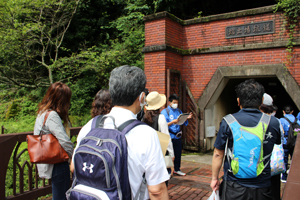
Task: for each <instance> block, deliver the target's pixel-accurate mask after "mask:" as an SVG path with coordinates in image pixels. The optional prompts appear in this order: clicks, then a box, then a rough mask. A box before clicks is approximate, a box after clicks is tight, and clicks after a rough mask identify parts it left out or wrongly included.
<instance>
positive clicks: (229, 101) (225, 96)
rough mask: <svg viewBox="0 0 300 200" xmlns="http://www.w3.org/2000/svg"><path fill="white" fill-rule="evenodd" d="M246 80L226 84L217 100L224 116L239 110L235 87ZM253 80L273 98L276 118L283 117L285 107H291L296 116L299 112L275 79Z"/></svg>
mask: <svg viewBox="0 0 300 200" xmlns="http://www.w3.org/2000/svg"><path fill="white" fill-rule="evenodd" d="M246 79H249V78H236V79H230V80H229V81H228V83H227V84H226V86H225V88H224V90H223V92H222V93H221V95H220V97H219V100H218V101H221V102H222V104H224V106H223V109H225V111H224V113H225V115H226V114H229V113H235V112H238V111H239V109H240V108H239V107H238V106H237V101H236V93H235V87H236V86H237V85H238V84H240V83H241V82H243V81H245V80H246ZM254 79H255V80H256V81H257V82H259V83H260V84H262V85H263V86H264V88H265V92H266V93H268V94H269V95H271V97H272V98H273V104H274V105H276V106H277V107H278V111H277V113H276V117H277V118H281V117H283V114H282V110H283V107H284V106H285V105H291V106H292V107H293V108H294V113H293V114H294V115H295V116H297V114H298V112H299V110H298V108H297V106H296V105H295V103H294V101H293V100H292V99H291V97H290V95H289V94H288V93H287V91H286V90H285V89H284V87H283V86H282V84H281V83H280V81H279V80H278V78H277V77H263V78H254Z"/></svg>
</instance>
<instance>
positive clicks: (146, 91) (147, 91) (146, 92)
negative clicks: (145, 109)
mask: <svg viewBox="0 0 300 200" xmlns="http://www.w3.org/2000/svg"><path fill="white" fill-rule="evenodd" d="M144 92H145V96H147V95H148V94H149V90H148V89H147V88H145V90H144Z"/></svg>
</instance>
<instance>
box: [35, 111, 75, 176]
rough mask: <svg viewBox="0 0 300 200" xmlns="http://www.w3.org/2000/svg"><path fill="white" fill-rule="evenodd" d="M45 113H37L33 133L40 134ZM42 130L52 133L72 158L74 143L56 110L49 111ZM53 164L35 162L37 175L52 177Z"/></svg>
mask: <svg viewBox="0 0 300 200" xmlns="http://www.w3.org/2000/svg"><path fill="white" fill-rule="evenodd" d="M46 113H47V112H44V113H42V114H38V116H37V118H36V121H35V125H34V135H39V134H40V131H41V130H42V126H43V123H44V119H45V115H46ZM44 132H45V133H47V134H49V133H52V134H53V135H54V136H55V137H56V138H57V140H58V142H59V143H60V145H61V146H62V148H63V149H64V150H65V151H66V152H67V154H68V155H69V157H70V158H72V154H73V148H74V144H73V143H72V142H71V140H70V138H69V136H68V135H67V133H66V130H65V127H64V126H63V124H62V121H61V118H60V116H59V115H58V113H57V112H55V111H51V112H50V113H49V116H48V118H47V121H46V123H45V129H44ZM53 166H54V165H53V164H37V168H38V172H39V176H40V177H41V178H47V179H50V178H51V177H52V171H53Z"/></svg>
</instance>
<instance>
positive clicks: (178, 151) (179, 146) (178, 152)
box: [172, 138, 182, 171]
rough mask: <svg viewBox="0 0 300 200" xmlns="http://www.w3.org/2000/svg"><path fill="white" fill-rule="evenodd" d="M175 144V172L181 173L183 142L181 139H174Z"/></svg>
mask: <svg viewBox="0 0 300 200" xmlns="http://www.w3.org/2000/svg"><path fill="white" fill-rule="evenodd" d="M172 143H173V149H174V154H175V159H174V170H175V171H180V165H181V150H182V142H181V138H180V139H172Z"/></svg>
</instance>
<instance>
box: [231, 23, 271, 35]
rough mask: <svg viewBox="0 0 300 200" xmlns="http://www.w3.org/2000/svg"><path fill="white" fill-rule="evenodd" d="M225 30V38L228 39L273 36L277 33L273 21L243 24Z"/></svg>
mask: <svg viewBox="0 0 300 200" xmlns="http://www.w3.org/2000/svg"><path fill="white" fill-rule="evenodd" d="M225 30H226V37H225V38H227V39H229V38H237V37H247V36H256V35H265V34H272V33H274V32H275V31H274V21H273V20H270V21H264V22H257V23H251V24H243V25H238V26H227V27H226V29H225Z"/></svg>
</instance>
